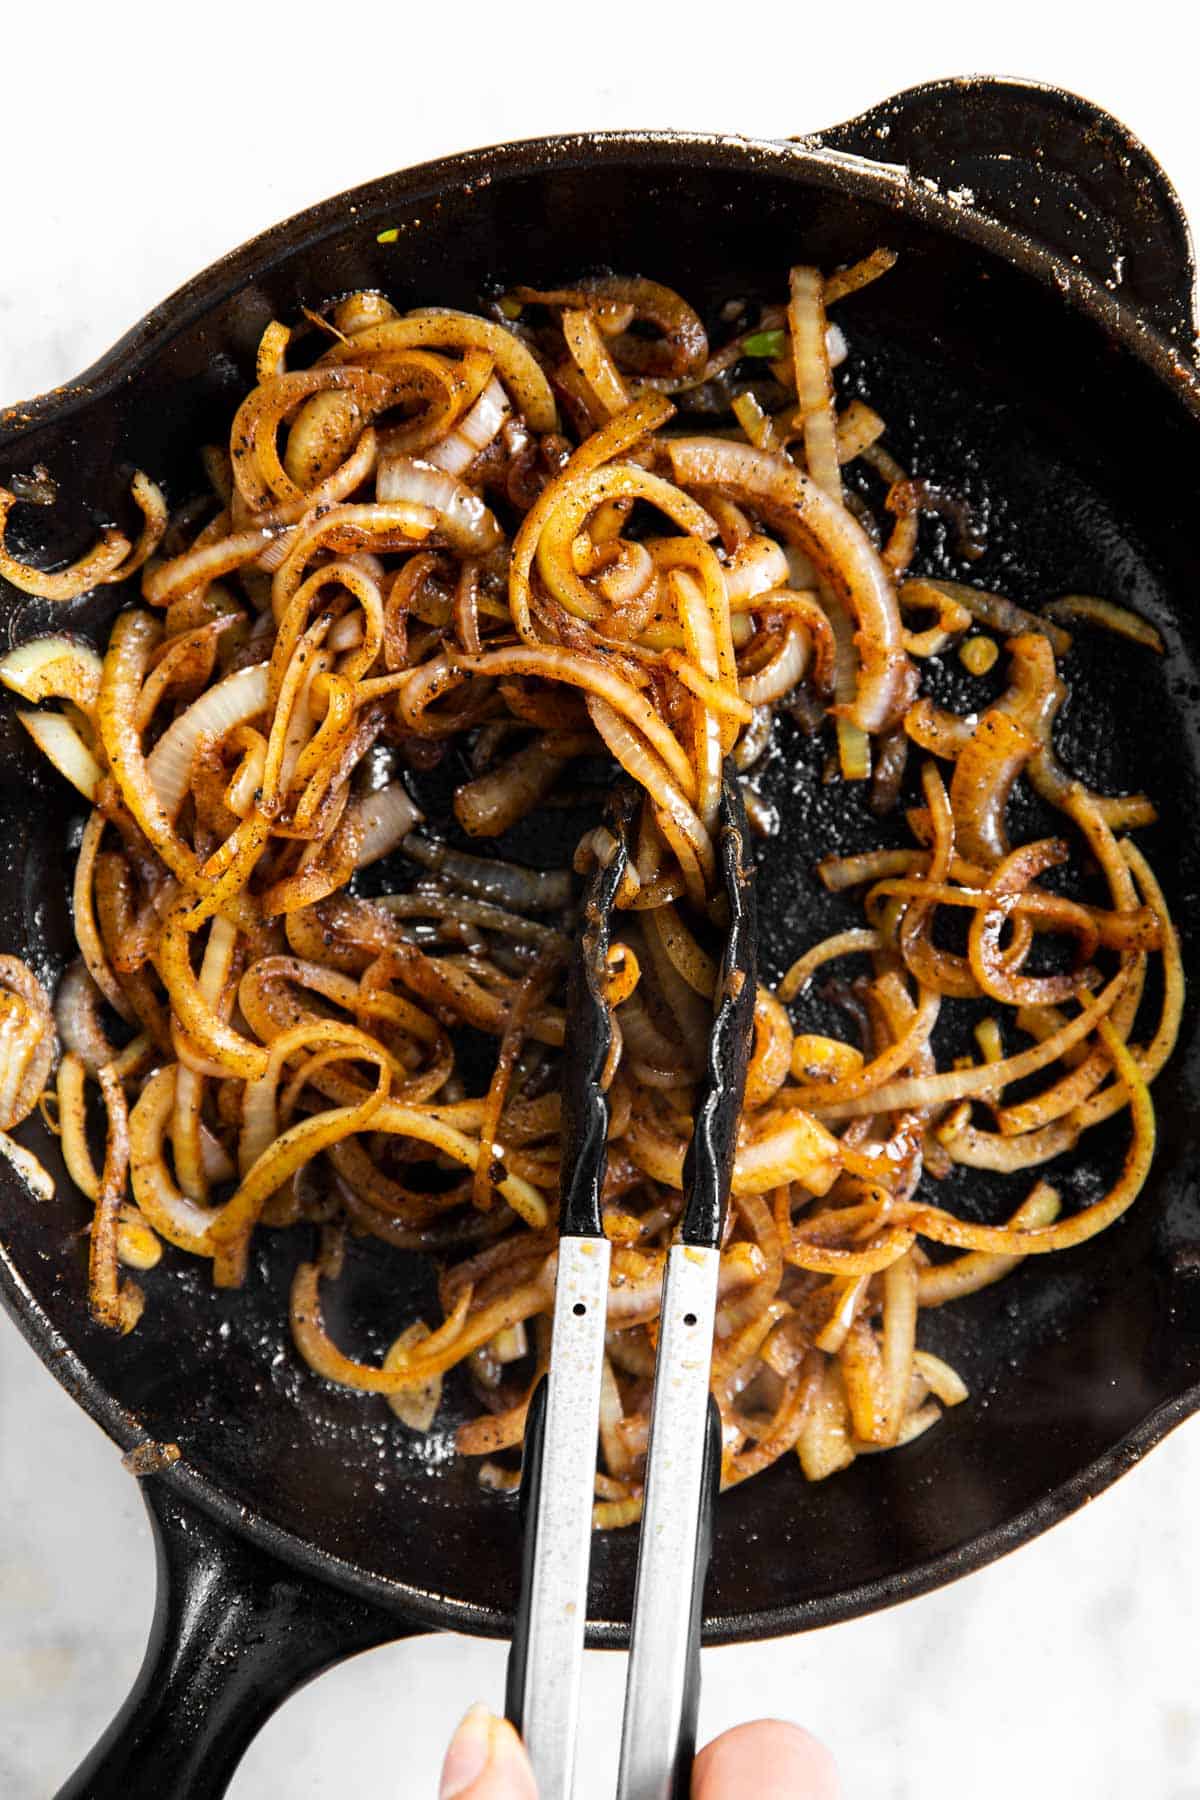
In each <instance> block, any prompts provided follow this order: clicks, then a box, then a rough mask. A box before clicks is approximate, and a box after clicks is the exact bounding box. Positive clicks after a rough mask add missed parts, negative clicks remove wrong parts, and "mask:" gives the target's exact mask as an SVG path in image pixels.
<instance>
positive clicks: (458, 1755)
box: [438, 1706, 537, 1800]
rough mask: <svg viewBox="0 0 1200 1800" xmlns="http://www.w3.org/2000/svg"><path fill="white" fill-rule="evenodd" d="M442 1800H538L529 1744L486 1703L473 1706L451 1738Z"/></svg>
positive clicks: (443, 1770) (444, 1768)
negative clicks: (526, 1745) (528, 1754)
mask: <svg viewBox="0 0 1200 1800" xmlns="http://www.w3.org/2000/svg"><path fill="white" fill-rule="evenodd" d="M438 1800H537V1787H536V1785H535V1783H534V1779H533V1770H532V1769H531V1768H530V1766H529V1758H528V1757H527V1756H526V1754H525V1746H524V1745H523V1744H522V1742H521V1740H520V1738H519V1737H518V1736H517V1734H516V1732H515V1731H514V1730H513V1728H512V1726H511V1725H510V1724H509V1723H508V1720H507V1719H497V1718H496V1717H495V1716H494V1714H492V1713H490V1712H489V1711H488V1709H487V1707H486V1706H473V1707H472V1708H471V1710H470V1712H469V1713H468V1714H467V1715H466V1717H465V1718H464V1719H463V1721H462V1724H461V1725H460V1726H459V1728H458V1730H457V1731H456V1732H455V1733H454V1736H453V1737H452V1738H451V1740H450V1748H449V1749H448V1750H447V1752H446V1760H445V1762H444V1763H443V1764H442V1779H441V1784H440V1786H439V1788H438Z"/></svg>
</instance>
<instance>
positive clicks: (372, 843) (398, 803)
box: [356, 781, 422, 869]
mask: <svg viewBox="0 0 1200 1800" xmlns="http://www.w3.org/2000/svg"><path fill="white" fill-rule="evenodd" d="M358 815H359V818H360V819H361V820H363V821H364V823H365V826H366V829H365V831H364V833H363V839H362V843H361V844H360V846H359V851H358V860H357V865H356V866H357V867H358V868H360V869H364V868H365V867H366V866H367V864H368V863H372V862H378V861H379V858H380V857H381V856H388V855H390V854H391V852H392V851H393V850H395V849H396V848H397V846H398V845H399V844H401V843H402V842H403V840H404V839H405V838H406V837H407V836H408V834H409V832H410V831H411V830H412V828H413V826H414V825H419V824H420V823H421V818H422V814H421V812H420V810H419V808H418V807H416V806H414V805H413V802H412V800H411V799H410V797H409V794H408V791H407V789H406V788H405V787H404V785H403V783H402V782H399V781H389V782H388V784H387V786H386V787H381V788H379V789H377V791H376V792H375V793H373V794H366V795H364V796H363V798H362V799H361V800H360V801H359V802H358Z"/></svg>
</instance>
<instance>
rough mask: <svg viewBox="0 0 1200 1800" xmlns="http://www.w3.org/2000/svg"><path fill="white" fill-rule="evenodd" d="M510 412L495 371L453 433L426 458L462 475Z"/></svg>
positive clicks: (430, 451)
mask: <svg viewBox="0 0 1200 1800" xmlns="http://www.w3.org/2000/svg"><path fill="white" fill-rule="evenodd" d="M511 412H512V407H511V406H510V405H509V403H508V395H507V394H506V393H505V392H504V389H503V388H502V387H501V385H500V383H499V381H498V380H497V379H496V377H495V376H494V375H493V376H492V379H491V380H490V381H489V382H488V384H487V386H486V387H485V388H484V390H483V392H482V394H480V396H479V398H478V400H476V402H475V404H474V406H472V407H471V409H470V411H469V412H467V413H466V415H465V416H464V417H463V418H462V419H460V420H459V422H458V424H457V425H456V426H455V428H454V430H453V431H452V432H451V433H450V435H449V436H448V437H445V438H443V439H442V441H441V443H440V444H435V445H434V447H433V449H432V450H427V451H426V452H425V461H426V462H429V463H432V464H433V465H434V467H435V468H438V469H445V470H446V472H447V474H450V475H461V474H462V472H463V470H464V469H466V468H469V467H470V465H471V464H472V463H473V462H474V461H475V458H476V457H477V456H478V455H479V454H480V452H481V451H483V450H486V449H487V447H488V445H489V444H490V443H491V442H492V440H493V438H494V437H495V436H496V433H497V432H498V431H499V430H500V427H501V426H502V425H503V423H504V421H505V419H507V418H508V416H509V414H510V413H511Z"/></svg>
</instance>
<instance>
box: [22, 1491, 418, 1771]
mask: <svg viewBox="0 0 1200 1800" xmlns="http://www.w3.org/2000/svg"><path fill="white" fill-rule="evenodd" d="M143 1495H144V1498H145V1501H146V1506H147V1509H148V1510H149V1513H150V1520H151V1524H152V1525H153V1528H154V1538H155V1546H156V1550H157V1560H158V1595H157V1601H156V1605H155V1611H154V1623H153V1625H152V1626H151V1629H150V1642H149V1644H148V1646H147V1649H146V1658H145V1661H144V1662H143V1664H142V1667H141V1670H140V1671H139V1673H138V1677H137V1680H136V1681H135V1682H134V1685H133V1689H132V1691H131V1693H130V1695H129V1698H128V1699H127V1700H126V1701H125V1704H124V1706H123V1707H122V1708H121V1710H120V1712H119V1713H118V1714H117V1717H116V1718H115V1719H114V1720H113V1722H112V1724H111V1725H110V1726H109V1728H108V1730H107V1731H106V1732H105V1733H104V1736H103V1737H102V1738H101V1739H100V1740H99V1742H98V1743H97V1744H96V1745H95V1747H94V1748H93V1749H92V1751H91V1753H90V1755H89V1756H88V1757H87V1758H86V1759H85V1761H84V1762H83V1763H82V1764H81V1765H80V1767H79V1768H78V1769H77V1770H76V1771H75V1773H74V1775H72V1776H71V1777H70V1778H69V1779H68V1780H67V1782H66V1783H65V1785H64V1786H63V1787H61V1788H60V1789H59V1792H58V1796H57V1800H163V1797H164V1796H166V1795H170V1797H171V1800H220V1796H221V1795H222V1794H224V1793H225V1792H226V1790H227V1788H228V1786H229V1782H230V1780H231V1779H232V1777H233V1773H234V1770H235V1769H236V1767H237V1765H238V1763H239V1762H240V1761H241V1758H242V1755H243V1753H244V1751H245V1750H246V1749H247V1747H248V1745H249V1744H250V1741H251V1739H252V1738H253V1737H254V1735H255V1733H256V1732H257V1731H258V1729H259V1727H260V1726H262V1725H263V1724H265V1722H266V1720H267V1719H268V1718H269V1717H270V1715H271V1714H272V1713H273V1712H274V1711H275V1709H276V1707H278V1706H279V1705H280V1703H281V1702H282V1701H284V1700H286V1699H287V1697H288V1696H289V1694H291V1693H293V1692H294V1691H295V1689H296V1688H298V1687H300V1686H302V1684H303V1683H304V1682H306V1681H309V1680H311V1678H312V1677H313V1676H314V1675H319V1674H320V1673H321V1671H322V1670H323V1669H327V1668H329V1667H331V1666H332V1664H334V1663H336V1662H339V1661H341V1659H342V1658H343V1657H346V1656H351V1655H353V1654H354V1653H355V1652H356V1651H359V1650H368V1649H370V1648H372V1647H373V1646H374V1645H376V1644H384V1643H389V1642H391V1641H392V1640H394V1639H396V1638H400V1637H404V1636H407V1635H408V1634H409V1633H410V1632H411V1630H412V1627H410V1626H407V1625H406V1624H405V1622H404V1620H403V1619H402V1618H400V1617H398V1616H397V1615H395V1614H392V1613H388V1612H385V1611H383V1609H382V1608H379V1609H376V1608H374V1607H371V1606H370V1605H368V1604H367V1603H365V1602H363V1601H359V1600H355V1599H353V1598H352V1597H351V1596H349V1595H347V1594H344V1593H342V1592H341V1591H340V1590H339V1589H336V1588H333V1587H329V1586H327V1585H326V1584H325V1583H324V1582H320V1581H316V1580H314V1579H312V1578H311V1577H308V1576H305V1575H303V1574H300V1573H298V1572H296V1571H295V1570H293V1569H292V1568H291V1567H289V1566H288V1565H287V1564H285V1563H283V1562H281V1561H277V1560H276V1559H275V1558H274V1557H272V1556H271V1555H269V1554H268V1553H267V1552H265V1551H262V1550H259V1549H258V1548H257V1547H256V1546H255V1545H253V1544H251V1543H249V1542H248V1541H247V1540H246V1539H244V1538H241V1537H237V1536H235V1535H234V1533H233V1532H231V1531H229V1530H227V1529H226V1528H225V1527H224V1526H222V1525H220V1524H217V1523H216V1522H215V1521H214V1520H212V1519H210V1518H209V1517H208V1515H207V1514H205V1513H202V1512H200V1511H199V1510H198V1509H197V1508H196V1507H194V1506H192V1505H191V1504H190V1503H189V1502H188V1501H186V1500H183V1499H181V1498H180V1496H179V1495H178V1494H177V1493H175V1492H173V1491H172V1490H171V1489H169V1488H168V1487H166V1486H165V1485H164V1484H163V1483H162V1482H161V1481H159V1480H156V1479H155V1478H153V1477H151V1478H150V1479H148V1480H147V1481H145V1482H144V1483H143Z"/></svg>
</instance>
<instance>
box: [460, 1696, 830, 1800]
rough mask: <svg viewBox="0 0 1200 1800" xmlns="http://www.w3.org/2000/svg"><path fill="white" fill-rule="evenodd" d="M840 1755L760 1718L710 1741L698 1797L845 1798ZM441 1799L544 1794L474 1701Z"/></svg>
mask: <svg viewBox="0 0 1200 1800" xmlns="http://www.w3.org/2000/svg"><path fill="white" fill-rule="evenodd" d="M840 1791H841V1790H840V1786H839V1783H838V1778H837V1770H836V1768H835V1767H834V1762H833V1758H832V1757H831V1756H830V1754H829V1752H828V1750H826V1748H825V1746H824V1745H823V1744H819V1743H818V1742H817V1740H816V1738H814V1737H810V1736H809V1734H808V1732H807V1731H803V1730H801V1728H800V1726H799V1725H788V1724H785V1723H784V1722H783V1721H782V1720H779V1719H757V1720H755V1722H754V1723H753V1724H751V1725H736V1726H735V1727H734V1728H733V1730H732V1731H725V1732H722V1734H721V1736H720V1737H719V1738H714V1739H713V1741H712V1743H711V1744H708V1745H706V1746H705V1748H704V1749H703V1750H702V1751H701V1752H700V1754H699V1756H698V1757H697V1758H696V1763H695V1767H694V1769H693V1770H692V1800H741V1796H743V1795H747V1796H753V1800H838V1795H839V1793H840ZM439 1800H537V1788H536V1786H535V1784H534V1779H533V1770H532V1769H531V1768H530V1766H529V1758H528V1757H527V1756H526V1754H525V1748H524V1746H523V1744H522V1743H521V1740H520V1738H519V1737H518V1736H517V1734H516V1732H515V1731H514V1730H513V1728H512V1726H511V1725H510V1724H509V1723H508V1721H507V1720H506V1719H497V1718H495V1717H493V1715H492V1714H491V1713H490V1712H488V1710H487V1708H486V1707H484V1706H473V1707H472V1708H471V1710H470V1712H469V1713H468V1714H467V1716H466V1718H465V1719H464V1720H463V1722H462V1724H461V1725H460V1726H459V1728H458V1730H457V1731H456V1732H455V1734H454V1736H453V1738H452V1739H451V1741H450V1748H449V1749H448V1750H447V1752H446V1761H445V1763H444V1764H443V1766H442V1781H441V1787H440V1789H439Z"/></svg>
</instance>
